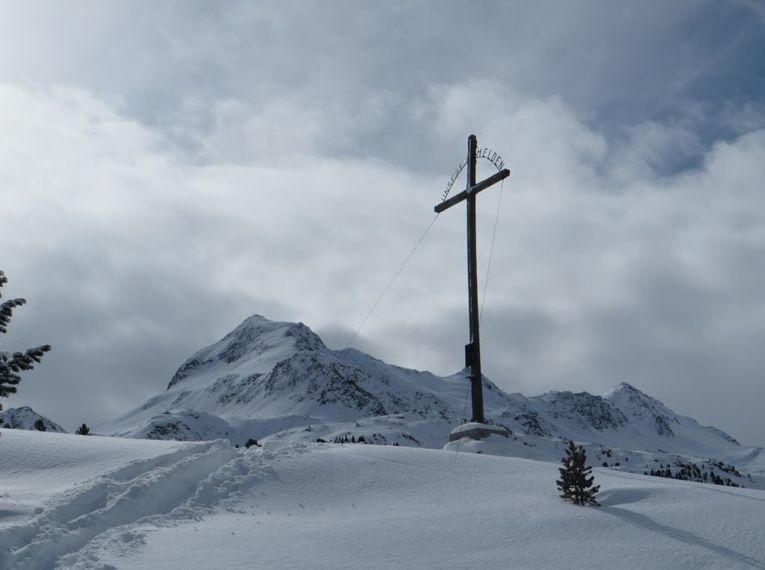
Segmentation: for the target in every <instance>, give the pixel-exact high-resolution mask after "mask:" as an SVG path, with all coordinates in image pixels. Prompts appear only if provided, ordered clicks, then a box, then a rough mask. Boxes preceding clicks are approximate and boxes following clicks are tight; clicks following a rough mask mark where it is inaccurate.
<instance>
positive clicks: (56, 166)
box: [0, 0, 765, 445]
mask: <svg viewBox="0 0 765 570" xmlns="http://www.w3.org/2000/svg"><path fill="white" fill-rule="evenodd" d="M0 9H1V10H2V15H1V17H0V207H1V209H0V269H2V270H4V271H5V272H6V274H7V276H8V277H9V280H10V281H9V283H8V285H7V286H6V288H5V290H4V293H5V296H6V297H7V296H24V297H26V298H27V299H28V302H29V303H28V305H27V306H25V307H23V308H21V309H19V310H18V311H17V312H16V315H15V318H14V321H13V323H12V324H11V328H10V329H9V334H7V335H4V336H3V337H2V338H0V342H1V343H2V344H1V345H0V348H2V349H4V350H9V349H19V348H22V347H27V346H31V345H37V344H42V343H50V344H52V345H53V352H52V353H51V354H49V355H48V356H46V358H45V360H44V362H43V364H42V365H40V366H39V367H38V370H36V371H35V372H34V373H32V374H29V375H28V376H27V377H26V379H25V380H24V382H23V383H22V384H21V387H20V390H19V393H18V394H17V395H15V396H13V397H11V398H9V399H7V400H5V401H4V402H3V404H4V405H5V406H6V407H15V406H20V405H31V406H32V407H34V408H35V409H36V410H37V411H39V412H40V413H43V414H45V415H47V416H49V417H51V418H52V419H53V420H54V421H58V422H60V423H62V424H63V425H64V427H65V428H67V429H70V430H71V429H73V428H74V427H76V425H78V424H79V423H81V422H83V421H84V422H87V423H89V424H91V425H92V424H97V423H98V422H100V421H104V420H107V419H111V418H113V417H116V416H117V415H119V414H122V413H124V412H126V411H127V410H129V409H131V408H133V407H135V406H137V405H140V404H141V403H143V401H145V400H146V399H147V398H148V397H149V396H151V395H154V394H156V393H157V392H158V391H160V390H163V389H164V388H165V387H166V385H167V383H168V381H169V379H170V378H171V376H172V374H173V372H174V371H175V369H176V368H177V367H178V366H179V365H180V364H181V363H182V362H183V360H185V359H186V358H187V357H188V356H190V355H191V354H192V353H193V352H194V351H196V350H198V349H199V348H201V347H203V346H205V345H207V344H209V343H211V342H213V341H215V340H217V339H218V338H220V337H221V336H222V335H224V334H225V333H226V332H228V331H229V330H230V329H232V328H233V327H234V326H236V325H237V324H238V323H239V322H240V321H242V320H243V319H244V318H246V317H247V316H249V315H251V314H253V313H258V314H262V315H264V316H266V317H269V318H271V319H274V320H292V321H303V322H305V323H306V324H307V325H309V326H310V327H312V328H313V329H314V330H315V331H317V332H318V333H319V334H321V335H322V336H323V338H324V339H325V341H326V342H327V343H328V344H329V345H330V346H331V347H333V348H340V347H344V346H345V345H346V344H347V341H348V339H349V337H350V335H351V334H352V333H353V331H354V330H355V329H356V327H357V326H358V325H359V324H360V322H361V321H362V319H363V318H364V316H365V315H366V314H367V312H368V311H369V309H370V307H371V306H372V304H373V303H374V302H375V300H376V299H377V297H378V296H379V295H380V293H381V292H382V291H383V289H384V288H385V286H386V284H387V283H388V281H389V280H390V278H391V277H392V275H393V274H394V272H395V271H396V269H397V268H398V267H399V265H400V263H401V262H402V261H403V259H404V258H405V256H406V255H407V253H408V252H409V250H410V249H411V247H412V246H413V245H414V243H415V241H416V240H417V238H418V237H419V236H420V234H421V233H422V231H423V230H424V229H425V228H426V227H427V225H428V224H429V223H430V221H431V220H432V218H433V210H432V208H433V206H434V205H435V204H436V203H437V202H438V201H439V199H440V197H441V194H442V192H443V190H444V187H445V185H446V182H447V181H448V179H449V175H450V174H451V172H452V170H453V169H454V168H455V166H457V164H458V163H459V162H460V160H462V159H463V158H464V155H465V146H466V139H467V136H468V135H469V134H470V133H475V134H476V135H477V136H478V140H479V145H481V146H484V145H485V146H488V147H491V148H492V149H494V150H496V151H498V152H500V153H501V154H502V156H503V157H504V158H505V161H506V163H507V166H508V167H509V168H510V169H511V170H512V176H511V178H510V179H509V180H508V181H507V182H506V183H505V185H504V187H503V188H500V187H499V186H495V187H493V188H491V189H490V190H487V191H485V192H483V193H482V194H481V195H480V197H479V205H478V208H479V271H480V273H481V275H484V274H485V271H486V267H487V262H488V259H489V257H488V252H489V244H490V242H491V236H492V230H493V227H494V222H495V218H496V213H497V211H498V210H499V217H498V226H497V238H496V245H495V248H494V256H493V261H492V265H491V273H490V279H489V282H488V289H487V290H486V297H485V305H484V313H483V321H482V326H483V328H482V333H483V334H482V341H483V363H484V372H485V373H486V374H487V375H489V376H490V377H491V378H492V379H493V380H494V381H495V382H497V383H498V384H499V385H500V386H502V387H503V388H504V389H506V390H508V391H517V392H521V393H523V394H526V395H535V394H539V393H542V392H544V391H547V390H574V391H580V390H587V391H591V392H594V393H601V392H604V391H606V390H608V389H609V388H611V387H612V386H614V385H615V384H617V383H619V382H624V381H626V382H630V383H632V384H634V385H635V386H637V387H638V388H640V389H641V390H643V391H645V392H647V393H649V394H651V395H653V396H654V397H657V398H659V399H660V400H662V401H663V402H664V403H665V404H667V405H668V406H669V407H671V408H673V409H674V410H675V411H677V412H678V413H681V414H685V415H690V416H692V417H694V418H696V419H698V420H699V421H700V422H702V423H705V424H712V425H715V426H717V427H720V428H722V429H724V430H726V431H728V432H729V433H731V435H733V436H734V437H736V438H738V439H739V440H741V441H742V442H744V443H749V444H758V445H765V413H763V410H762V408H763V402H765V373H764V372H763V371H765V192H764V191H763V188H764V185H763V180H765V58H763V57H762V54H763V53H765V8H763V5H762V4H761V3H759V2H757V1H756V0H752V1H751V2H747V1H739V2H705V1H701V0H699V1H697V0H694V1H688V2H682V1H680V2H671V3H668V2H664V1H663V0H662V1H655V2H626V1H625V2H605V1H604V2H576V3H575V2H534V3H529V2H520V1H519V2H490V1H486V2H480V3H466V2H436V1H433V2H424V1H423V2H339V1H338V2H315V3H312V2H306V1H300V2H297V1H295V2H284V1H279V2H258V3H251V2H226V3H219V2H212V1H183V2H181V1H177V2H162V1H159V2H157V1H155V0H151V1H149V0H146V1H130V2H100V1H96V0H93V1H75V2H66V3H64V2H53V1H51V2H42V1H41V2H26V1H22V0H19V1H0ZM494 171H495V170H494V167H493V166H492V165H491V164H490V163H489V162H487V161H483V160H482V161H480V162H479V166H478V173H479V176H480V177H484V176H488V175H490V174H492V173H493V172H494ZM458 184H462V185H464V178H463V179H460V181H459V182H458ZM500 198H501V202H500ZM482 296H483V291H482ZM466 337H467V309H466V286H465V219H464V208H463V207H457V208H453V209H450V210H448V211H446V212H444V213H443V214H442V215H441V216H440V217H439V218H438V219H437V220H436V222H435V224H434V225H433V228H432V230H431V231H430V233H429V234H428V235H427V236H426V238H425V240H424V241H423V243H422V244H421V246H420V247H419V249H418V250H417V252H416V253H415V255H414V257H413V258H412V260H411V262H410V264H409V265H408V266H407V267H406V269H405V270H404V271H403V272H402V274H401V275H400V277H399V279H398V280H397V281H396V283H395V284H394V286H393V288H392V289H391V291H390V292H389V294H388V295H387V296H386V297H385V298H384V299H383V301H382V302H381V303H380V305H379V306H378V308H377V310H376V311H375V313H374V314H373V315H372V317H371V318H370V319H369V320H368V321H367V323H366V324H365V326H364V328H363V329H362V330H361V333H360V335H359V336H358V337H357V339H356V340H355V341H354V346H356V347H357V348H360V349H363V350H366V351H368V352H370V353H372V354H373V355H375V356H378V357H380V358H383V359H385V360H387V361H389V362H392V363H395V364H398V365H402V366H409V367H414V368H419V369H429V370H432V371H434V372H437V373H441V374H448V373H452V372H455V371H457V370H458V369H459V368H461V367H462V364H463V358H464V357H463V354H464V352H463V345H464V344H465V342H466V340H467V339H466Z"/></svg>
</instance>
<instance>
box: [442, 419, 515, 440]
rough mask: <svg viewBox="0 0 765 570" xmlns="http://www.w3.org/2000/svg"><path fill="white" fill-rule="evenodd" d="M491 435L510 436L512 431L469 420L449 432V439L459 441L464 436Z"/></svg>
mask: <svg viewBox="0 0 765 570" xmlns="http://www.w3.org/2000/svg"><path fill="white" fill-rule="evenodd" d="M490 435H501V436H502V437H506V438H508V439H509V438H510V432H509V431H507V430H506V429H505V428H503V427H500V426H492V425H489V424H483V423H478V422H468V423H466V424H462V425H461V426H457V427H456V428H454V429H453V430H452V431H451V433H450V434H449V441H457V440H458V439H463V438H470V439H484V438H486V437H489V436H490Z"/></svg>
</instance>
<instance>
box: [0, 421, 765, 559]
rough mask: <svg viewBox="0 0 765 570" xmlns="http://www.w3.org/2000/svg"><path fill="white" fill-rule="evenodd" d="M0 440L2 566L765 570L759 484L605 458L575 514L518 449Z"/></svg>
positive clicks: (543, 467)
mask: <svg viewBox="0 0 765 570" xmlns="http://www.w3.org/2000/svg"><path fill="white" fill-rule="evenodd" d="M2 435H3V437H2V439H0V442H1V443H0V493H1V495H0V504H2V505H3V508H2V511H0V567H1V568H14V569H16V568H18V569H31V568H34V569H47V568H74V569H80V570H84V569H106V568H125V569H151V568H163V569H164V568H184V569H189V570H194V569H209V568H227V569H237V568H241V569H244V568H269V569H272V568H273V569H279V568H312V569H313V568H327V569H330V568H331V569H343V568H347V569H357V568H393V567H395V568H461V569H463V568H482V569H485V568H641V569H643V568H721V569H722V568H765V542H764V541H763V540H762V528H763V523H765V492H763V491H757V490H751V489H729V488H721V487H718V486H713V485H705V484H700V483H689V482H684V481H673V480H667V479H659V478H653V477H645V476H642V475H634V474H629V473H619V472H615V471H611V470H607V469H596V470H595V475H596V477H597V480H598V483H600V485H601V487H602V492H601V493H600V497H599V498H600V500H601V502H602V504H603V506H602V507H600V508H594V507H585V508H582V507H576V506H573V505H571V504H569V503H565V502H563V501H562V500H561V499H559V498H558V496H557V493H556V490H555V484H554V481H555V479H556V477H557V466H556V465H554V464H552V463H549V462H540V461H533V460H528V459H521V458H512V457H498V456H490V455H478V454H472V453H456V452H454V451H444V450H432V449H417V448H404V447H393V446H374V445H358V444H357V445H352V444H351V445H341V444H321V443H303V442H295V443H278V442H271V443H269V444H267V445H266V446H265V447H264V448H255V447H253V448H250V449H247V450H245V449H235V448H233V447H232V446H231V445H230V444H229V443H228V442H225V441H216V442H205V443H180V442H158V441H148V440H126V439H121V438H99V437H84V436H73V435H63V434H47V433H37V432H22V431H12V430H4V431H3V434H2ZM501 439H504V438H501ZM9 505H12V506H9Z"/></svg>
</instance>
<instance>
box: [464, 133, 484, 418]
mask: <svg viewBox="0 0 765 570" xmlns="http://www.w3.org/2000/svg"><path fill="white" fill-rule="evenodd" d="M477 148H478V140H477V139H476V137H475V135H470V136H469V137H468V160H467V187H468V188H472V187H473V186H475V178H476V172H475V170H476V149H477ZM475 198H476V195H475V193H469V194H468V196H467V198H466V199H465V203H466V206H467V258H468V264H467V265H468V267H467V271H468V305H469V319H470V343H469V344H467V345H466V346H465V366H466V367H468V368H470V395H471V399H472V402H473V418H472V419H473V421H474V422H478V423H483V422H484V417H483V387H482V382H481V378H482V376H481V335H480V333H479V330H478V324H479V323H478V244H477V240H476V200H475Z"/></svg>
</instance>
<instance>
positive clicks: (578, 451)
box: [556, 441, 600, 506]
mask: <svg viewBox="0 0 765 570" xmlns="http://www.w3.org/2000/svg"><path fill="white" fill-rule="evenodd" d="M561 462H562V463H563V467H561V468H560V469H558V471H560V479H558V481H556V483H557V484H558V490H559V491H560V492H561V493H560V496H561V498H563V499H566V500H569V501H571V502H572V503H574V504H575V505H580V506H583V505H587V504H591V505H597V504H598V501H597V500H595V495H596V494H597V492H598V491H599V490H600V485H595V484H594V483H595V477H594V476H593V475H591V473H592V467H590V466H589V465H587V454H586V453H585V451H584V447H582V446H581V445H576V444H575V443H574V442H573V441H569V442H568V448H567V449H566V455H565V456H563V457H562V458H561Z"/></svg>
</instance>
